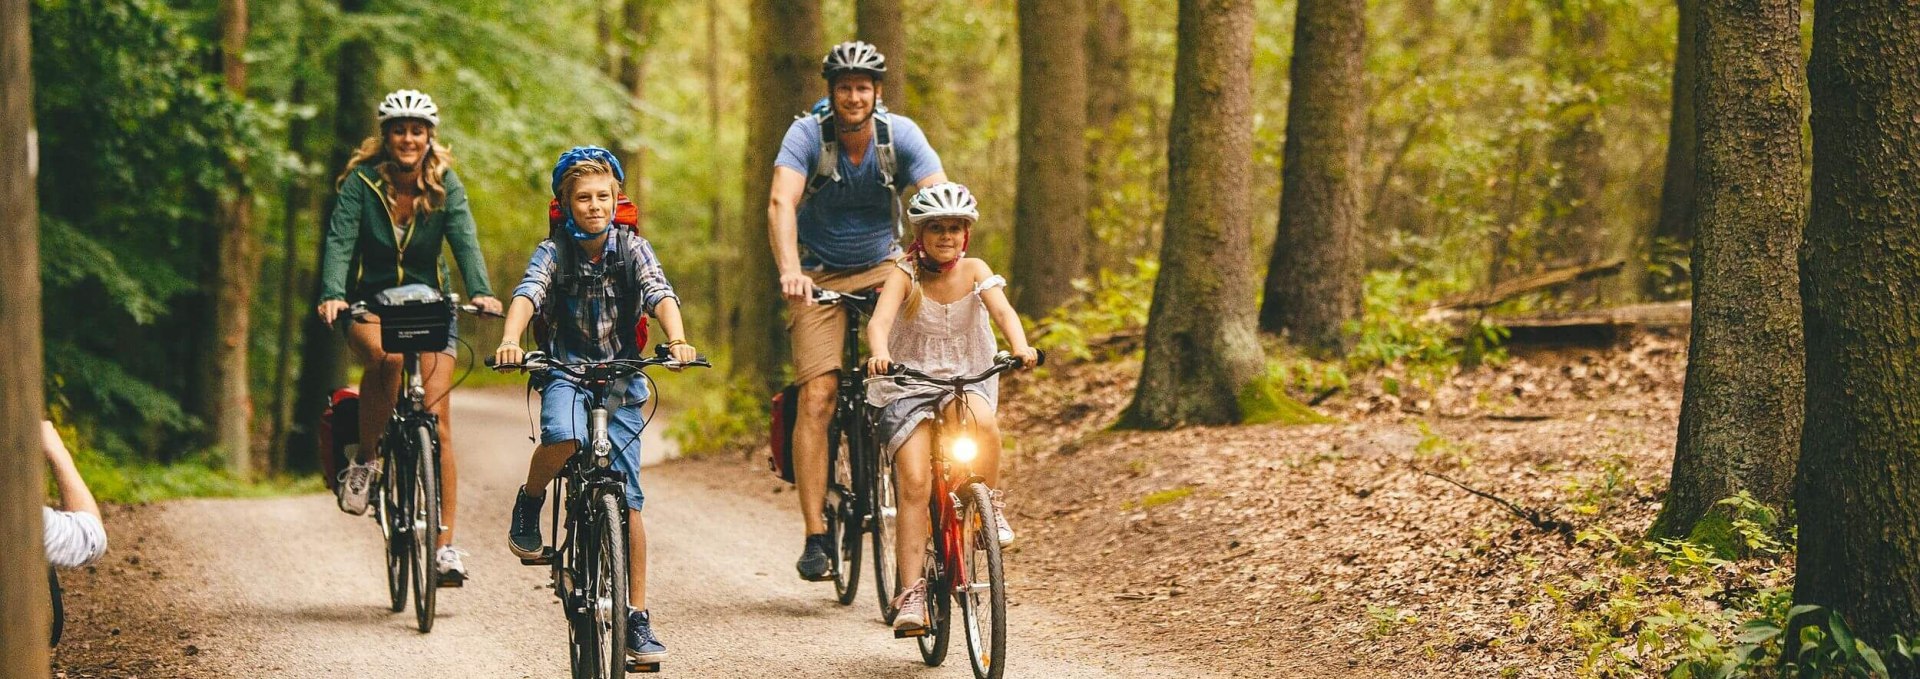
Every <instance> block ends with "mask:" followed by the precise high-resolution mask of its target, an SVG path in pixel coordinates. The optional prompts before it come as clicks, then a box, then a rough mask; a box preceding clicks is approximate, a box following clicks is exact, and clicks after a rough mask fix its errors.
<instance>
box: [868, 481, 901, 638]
mask: <svg viewBox="0 0 1920 679" xmlns="http://www.w3.org/2000/svg"><path fill="white" fill-rule="evenodd" d="M880 457H881V456H880V455H879V452H878V451H875V454H874V455H873V463H872V464H871V465H869V466H871V467H873V469H872V474H871V476H872V486H873V492H872V493H871V494H870V495H869V496H868V501H869V504H870V505H871V506H872V508H873V512H872V513H873V589H874V593H875V594H878V595H879V596H880V617H881V619H883V620H885V621H886V622H887V624H889V625H891V624H893V616H895V615H898V614H899V613H900V610H899V609H897V608H894V607H893V599H894V597H897V596H900V588H901V584H900V578H899V572H900V559H899V555H900V553H899V552H898V551H897V549H898V540H899V536H900V534H899V533H898V532H897V531H898V530H899V526H898V525H897V521H898V519H899V516H900V507H899V506H898V504H897V503H898V502H899V498H900V494H899V489H898V488H897V487H895V485H894V478H893V465H891V464H887V462H886V461H885V460H882V459H880Z"/></svg>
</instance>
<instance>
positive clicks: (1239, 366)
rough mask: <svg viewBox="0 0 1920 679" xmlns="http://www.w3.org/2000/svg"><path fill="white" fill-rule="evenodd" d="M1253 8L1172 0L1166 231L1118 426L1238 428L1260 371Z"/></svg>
mask: <svg viewBox="0 0 1920 679" xmlns="http://www.w3.org/2000/svg"><path fill="white" fill-rule="evenodd" d="M1253 24H1254V20H1253V2H1252V0H1214V1H1208V0H1180V16H1179V27H1178V29H1177V31H1178V33H1177V35H1178V41H1179V42H1178V46H1177V48H1176V50H1177V56H1176V57H1175V60H1174V78H1173V82H1174V91H1173V117H1172V120H1171V121H1170V126H1169V129H1168V134H1167V168H1168V171H1167V175H1168V176H1167V222H1166V233H1165V235H1164V236H1163V238H1162V241H1161V243H1162V244H1161V247H1160V276H1159V279H1158V280H1156V281H1155V282H1154V286H1153V310H1152V311H1151V312H1150V313H1149V315H1148V321H1147V338H1146V360H1145V362H1144V363H1143V364H1142V366H1141V368H1140V384H1139V386H1138V387H1137V388H1136V389H1135V391H1134V400H1133V403H1132V404H1130V405H1128V406H1127V411H1126V412H1125V413H1124V414H1123V415H1122V419H1121V424H1122V426H1130V427H1139V428H1148V429H1164V428H1169V427H1174V426H1179V425H1181V424H1224V423H1232V422H1238V421H1240V420H1241V419H1242V417H1243V415H1244V413H1243V408H1242V404H1241V396H1242V392H1243V390H1245V389H1248V388H1249V387H1250V386H1253V385H1254V384H1255V380H1256V378H1257V377H1258V376H1259V373H1260V371H1261V362H1262V360H1261V355H1260V344H1259V341H1258V339H1257V338H1256V336H1255V332H1254V324H1253V316H1254V308H1253V290H1252V289H1251V288H1250V286H1248V285H1247V284H1246V281H1248V280H1249V279H1250V278H1251V277H1252V275H1253V255H1252V253H1251V252H1249V249H1248V243H1251V242H1252V241H1253V238H1252V236H1253V231H1252V229H1253V225H1252V219H1253V207H1252V178H1251V175H1252V165H1253Z"/></svg>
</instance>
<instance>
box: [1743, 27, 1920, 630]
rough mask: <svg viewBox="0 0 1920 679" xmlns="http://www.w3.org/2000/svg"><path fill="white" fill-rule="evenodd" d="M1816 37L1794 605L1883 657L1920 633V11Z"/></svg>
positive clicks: (1821, 30) (1811, 68)
mask: <svg viewBox="0 0 1920 679" xmlns="http://www.w3.org/2000/svg"><path fill="white" fill-rule="evenodd" d="M1813 26H1814V32H1813V36H1814V38H1813V55H1812V60H1811V61H1810V62H1809V64H1808V81H1809V83H1811V85H1812V88H1813V201H1812V216H1811V218H1810V219H1809V220H1808V222H1807V231H1806V244H1805V246H1803V247H1802V249H1801V253H1802V254H1801V278H1800V286H1801V294H1802V296H1803V298H1804V299H1805V302H1806V306H1805V320H1806V338H1807V339H1806V343H1807V376H1806V380H1807V400H1806V403H1807V410H1806V429H1805V436H1804V437H1802V439H1801V446H1800V466H1799V471H1800V481H1799V486H1798V490H1797V491H1796V494H1795V497H1794V503H1795V507H1796V510H1797V511H1798V513H1799V518H1800V557H1799V570H1798V574H1797V576H1796V577H1797V585H1796V586H1795V588H1794V601H1795V603H1812V604H1820V605H1824V606H1828V607H1831V608H1832V609H1834V610H1836V611H1839V612H1840V613H1841V614H1842V615H1844V616H1845V617H1846V620H1847V622H1848V623H1849V624H1850V625H1851V627H1852V630H1853V631H1854V632H1855V633H1856V635H1857V636H1858V637H1859V638H1860V639H1862V640H1864V641H1867V642H1869V643H1872V644H1874V645H1875V646H1877V647H1880V648H1886V646H1885V644H1886V641H1887V636H1888V635H1889V634H1893V633H1896V632H1898V633H1902V634H1909V635H1910V634H1913V633H1914V631H1915V630H1920V454H1916V451H1915V449H1914V442H1915V441H1920V418H1916V417H1914V416H1913V413H1915V412H1920V381H1915V380H1914V371H1915V369H1916V365H1915V363H1916V360H1917V359H1916V357H1915V355H1914V337H1915V336H1916V335H1920V272H1916V271H1915V270H1914V266H1913V262H1914V261H1915V259H1916V258H1920V227H1917V226H1916V224H1915V221H1914V216H1915V215H1920V173H1916V172H1915V171H1914V159H1916V158H1920V116H1917V115H1915V109H1914V102H1920V5H1915V4H1912V3H1893V4H1887V3H1865V2H1855V1H1848V0H1832V1H1829V2H1821V3H1819V4H1816V5H1815V6H1814V21H1813ZM1793 86H1794V84H1793V83H1786V82H1781V83H1777V84H1776V87H1783V88H1784V87H1793Z"/></svg>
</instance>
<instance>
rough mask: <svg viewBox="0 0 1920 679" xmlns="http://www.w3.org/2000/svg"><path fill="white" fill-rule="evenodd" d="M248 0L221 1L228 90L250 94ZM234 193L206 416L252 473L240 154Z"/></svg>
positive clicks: (253, 270)
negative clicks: (248, 86) (248, 85)
mask: <svg viewBox="0 0 1920 679" xmlns="http://www.w3.org/2000/svg"><path fill="white" fill-rule="evenodd" d="M246 57H247V1H246V0H220V70H221V73H222V75H223V76H224V77H225V81H226V86H227V93H228V94H229V95H231V96H233V97H235V98H238V99H245V98H246V96H247V58H246ZM231 172H232V174H233V179H232V180H231V181H230V182H229V191H228V193H227V194H226V195H223V196H222V197H221V198H220V201H219V206H218V208H217V211H216V212H215V221H216V224H215V228H216V229H217V230H218V231H219V246H218V247H219V257H218V259H217V261H215V262H214V267H215V275H214V281H215V287H214V293H213V298H214V305H213V307H214V308H213V324H214V328H213V333H212V334H213V360H212V361H211V362H210V363H209V364H208V366H207V367H208V371H207V372H208V376H207V378H206V379H207V382H208V384H207V386H208V387H209V388H208V389H206V390H204V391H203V392H202V393H203V398H204V399H205V402H204V405H203V408H202V415H203V416H204V417H206V418H207V421H208V422H210V423H212V425H213V439H212V440H213V442H214V444H215V445H216V446H218V447H219V448H220V450H221V451H222V453H224V454H225V455H226V459H227V468H228V470H230V471H232V472H233V473H234V474H236V475H239V476H241V477H243V478H244V477H247V476H251V475H252V474H253V473H254V471H255V469H254V464H255V461H254V457H253V426H252V425H253V399H252V397H251V396H250V395H249V394H248V389H247V387H248V384H249V382H250V381H251V380H250V378H251V375H249V372H248V369H247V368H248V365H249V362H248V360H247V354H248V351H247V349H248V332H247V329H248V327H249V325H250V322H251V311H252V308H253V288H254V281H255V280H256V279H257V278H258V276H259V274H260V272H259V263H258V262H257V261H256V259H257V255H256V254H255V251H256V249H257V248H256V247H255V245H254V233H253V196H252V194H251V192H249V191H248V190H247V186H246V184H247V181H246V163H245V161H244V159H241V158H236V159H235V160H234V167H233V168H231Z"/></svg>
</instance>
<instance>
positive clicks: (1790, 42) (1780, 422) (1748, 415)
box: [1653, 0, 1807, 547]
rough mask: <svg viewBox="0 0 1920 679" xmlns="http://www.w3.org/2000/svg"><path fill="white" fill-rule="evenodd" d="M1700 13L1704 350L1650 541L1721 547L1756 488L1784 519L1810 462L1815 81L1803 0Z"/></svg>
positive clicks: (1721, 0) (1699, 280)
mask: <svg viewBox="0 0 1920 679" xmlns="http://www.w3.org/2000/svg"><path fill="white" fill-rule="evenodd" d="M1684 4H1692V3H1691V2H1687V3H1684ZM1698 9H1699V11H1700V17H1699V18H1700V19H1701V21H1700V23H1699V24H1698V25H1699V27H1700V31H1699V34H1698V36H1697V37H1696V39H1695V40H1694V45H1693V51H1695V52H1696V53H1697V54H1698V55H1699V60H1700V62H1699V63H1700V76H1701V77H1700V79H1699V89H1698V90H1697V94H1695V95H1694V99H1695V100H1696V104H1697V106H1698V110H1699V112H1700V114H1701V115H1700V127H1699V131H1700V144H1699V157H1698V165H1697V168H1698V169H1697V171H1698V175H1697V177H1696V178H1695V180H1694V181H1693V182H1692V185H1693V186H1695V187H1698V188H1697V192H1696V193H1695V194H1694V196H1695V207H1694V209H1693V210H1692V212H1694V213H1695V214H1697V215H1699V222H1698V234H1699V237H1698V239H1697V240H1696V241H1695V243H1694V248H1693V340H1692V342H1691V343H1690V344H1689V346H1688V349H1687V382H1686V391H1685V395H1684V396H1683V399H1682V401H1681V404H1680V433H1679V437H1678V445H1677V447H1676V449H1675V452H1674V458H1673V482H1672V484H1671V486H1670V487H1669V489H1668V491H1667V497H1666V502H1665V504H1664V505H1663V506H1662V507H1661V509H1660V516H1659V518H1658V519H1656V520H1655V521H1654V524H1653V532H1654V534H1656V535H1659V536H1662V537H1684V536H1687V535H1689V534H1694V535H1696V536H1698V537H1702V538H1703V539H1704V541H1707V542H1716V541H1724V540H1726V537H1725V536H1726V535H1727V534H1728V531H1727V527H1728V522H1729V521H1730V519H1732V518H1736V517H1734V516H1733V515H1732V514H1731V513H1729V512H1725V511H1716V509H1715V504H1714V503H1715V502H1718V501H1719V500H1721V499H1723V498H1727V497H1731V496H1733V495H1734V494H1735V493H1738V492H1740V491H1747V492H1749V493H1751V494H1752V496H1753V497H1754V498H1755V499H1757V500H1759V501H1760V502H1761V503H1762V504H1765V505H1767V506H1769V507H1772V508H1773V509H1775V510H1778V511H1784V510H1785V509H1786V506H1787V501H1788V500H1789V498H1790V495H1791V493H1792V490H1793V467H1794V463H1795V461H1796V460H1798V458H1799V454H1800V426H1801V409H1802V406H1803V405H1804V403H1803V397H1804V394H1805V392H1804V391H1803V388H1804V386H1805V381H1804V372H1803V365H1802V363H1803V361H1804V356H1805V347H1804V345H1803V344H1802V343H1801V336H1800V290H1799V266H1798V263H1797V262H1796V261H1795V253H1796V250H1797V249H1798V247H1799V245H1800V231H1801V226H1802V225H1803V224H1805V223H1806V216H1807V215H1806V189H1805V186H1804V184H1803V183H1802V182H1803V178H1804V176H1805V175H1804V174H1803V170H1802V164H1801V160H1800V148H1801V146H1800V140H1801V132H1800V111H1801V107H1802V105H1803V104H1804V101H1803V96H1804V95H1803V93H1802V90H1801V88H1800V86H1799V83H1801V82H1803V81H1804V80H1805V78H1806V71H1805V69H1804V68H1803V66H1802V65H1801V64H1802V63H1803V61H1802V60H1803V57H1802V56H1801V52H1800V3H1799V0H1766V1H1764V2H1753V1H1752V0H1703V1H1702V2H1701V3H1700V5H1699V6H1698ZM1685 49H1686V48H1683V50H1685ZM1675 89H1676V90H1679V86H1678V85H1676V86H1675ZM1675 112H1676V114H1678V108H1676V110H1675ZM1688 164H1689V165H1692V164H1693V163H1688ZM1782 515H1783V516H1784V514H1782ZM1712 517H1718V518H1717V520H1714V519H1713V518H1712ZM1696 527H1698V528H1700V530H1698V531H1696V530H1695V529H1696ZM1725 546H1728V547H1730V546H1731V545H1730V544H1727V545H1725Z"/></svg>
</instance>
